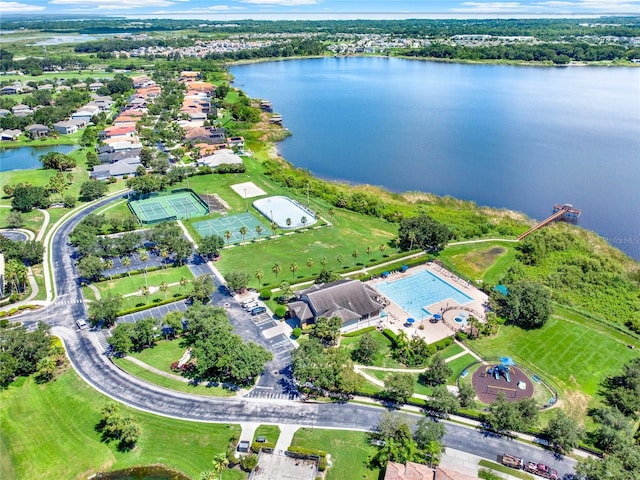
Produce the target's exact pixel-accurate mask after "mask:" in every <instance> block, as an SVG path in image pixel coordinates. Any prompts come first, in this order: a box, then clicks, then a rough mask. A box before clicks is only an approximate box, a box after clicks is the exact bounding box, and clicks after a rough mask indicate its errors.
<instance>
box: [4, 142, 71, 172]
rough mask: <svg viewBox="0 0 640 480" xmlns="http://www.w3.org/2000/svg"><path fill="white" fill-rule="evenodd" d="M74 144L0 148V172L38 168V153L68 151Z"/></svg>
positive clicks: (39, 164)
mask: <svg viewBox="0 0 640 480" xmlns="http://www.w3.org/2000/svg"><path fill="white" fill-rule="evenodd" d="M76 148H78V147H77V146H76V145H49V146H42V147H17V148H0V172H6V171H9V170H30V169H32V168H40V167H42V164H41V163H40V160H38V159H39V158H40V155H44V154H46V153H49V152H60V153H70V152H72V151H74V150H75V149H76Z"/></svg>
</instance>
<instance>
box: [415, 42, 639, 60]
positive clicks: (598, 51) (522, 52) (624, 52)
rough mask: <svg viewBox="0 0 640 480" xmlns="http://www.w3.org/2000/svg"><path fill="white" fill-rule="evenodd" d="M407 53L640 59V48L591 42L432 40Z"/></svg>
mask: <svg viewBox="0 0 640 480" xmlns="http://www.w3.org/2000/svg"><path fill="white" fill-rule="evenodd" d="M403 54H404V55H407V56H409V57H425V58H445V59H458V60H514V61H524V62H531V61H537V62H549V61H550V62H553V63H556V64H567V63H569V62H570V61H576V62H595V61H599V60H616V59H621V60H633V59H640V48H639V47H635V48H625V47H623V46H620V45H590V44H587V43H583V42H580V43H540V44H522V43H520V44H515V45H490V46H477V47H467V46H460V45H446V44H442V43H434V44H432V45H429V46H426V47H424V48H416V49H410V50H406V51H404V52H403Z"/></svg>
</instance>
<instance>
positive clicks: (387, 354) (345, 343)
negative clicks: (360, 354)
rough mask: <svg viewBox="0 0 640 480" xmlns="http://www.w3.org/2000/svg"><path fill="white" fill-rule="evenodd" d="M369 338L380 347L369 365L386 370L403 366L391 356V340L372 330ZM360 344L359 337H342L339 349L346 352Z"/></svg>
mask: <svg viewBox="0 0 640 480" xmlns="http://www.w3.org/2000/svg"><path fill="white" fill-rule="evenodd" d="M370 334H371V336H373V338H374V339H375V341H376V342H378V344H379V345H381V348H380V351H379V352H378V354H377V355H376V356H375V357H374V359H373V361H372V362H371V365H372V366H374V367H386V368H402V367H403V365H402V364H401V363H400V362H398V361H397V360H396V359H395V358H393V357H392V356H391V340H389V339H388V338H387V337H385V336H384V335H383V334H382V333H381V332H380V331H378V330H373V331H371V332H370ZM359 342H360V336H357V337H342V338H341V339H340V347H341V348H346V349H347V350H350V351H351V350H354V349H355V348H356V346H357V345H358V343H359Z"/></svg>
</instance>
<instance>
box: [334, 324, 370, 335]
mask: <svg viewBox="0 0 640 480" xmlns="http://www.w3.org/2000/svg"><path fill="white" fill-rule="evenodd" d="M375 329H376V327H375V326H373V325H372V326H370V327H366V328H363V329H362V330H356V331H355V332H349V333H343V334H342V336H343V337H359V336H360V335H364V334H365V333H369V332H373V331H374V330H375Z"/></svg>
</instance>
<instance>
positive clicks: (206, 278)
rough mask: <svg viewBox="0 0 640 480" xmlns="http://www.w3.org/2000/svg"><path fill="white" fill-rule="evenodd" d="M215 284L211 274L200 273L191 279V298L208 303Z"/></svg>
mask: <svg viewBox="0 0 640 480" xmlns="http://www.w3.org/2000/svg"><path fill="white" fill-rule="evenodd" d="M214 288H215V286H214V283H213V279H212V278H211V275H200V276H199V277H196V278H194V279H193V280H192V281H191V292H189V298H190V299H192V300H193V301H194V302H200V303H207V302H208V301H209V299H210V297H211V294H212V293H213V290H214Z"/></svg>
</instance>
